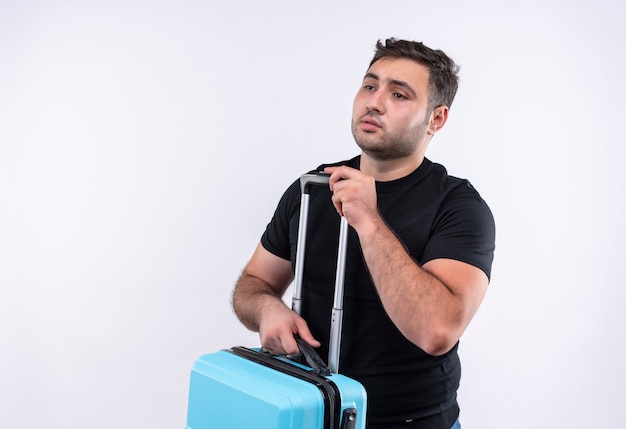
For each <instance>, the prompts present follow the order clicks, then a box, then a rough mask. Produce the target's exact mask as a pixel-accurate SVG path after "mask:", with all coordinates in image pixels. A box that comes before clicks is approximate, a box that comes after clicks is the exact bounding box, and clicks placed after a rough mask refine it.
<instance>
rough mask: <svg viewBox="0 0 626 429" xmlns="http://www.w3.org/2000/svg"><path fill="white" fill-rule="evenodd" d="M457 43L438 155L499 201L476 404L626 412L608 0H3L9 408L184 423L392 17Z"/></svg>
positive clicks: (1, 167)
mask: <svg viewBox="0 0 626 429" xmlns="http://www.w3.org/2000/svg"><path fill="white" fill-rule="evenodd" d="M389 36H397V37H400V38H409V39H415V40H422V41H424V42H425V43H426V44H427V45H429V46H431V47H434V48H441V49H443V50H445V51H446V52H447V53H448V54H449V55H450V56H451V57H452V58H454V59H455V60H456V61H457V62H458V63H459V64H460V65H461V66H462V70H461V78H462V82H461V86H460V90H459V92H458V94H457V99H456V101H455V103H454V105H453V106H452V110H451V116H450V119H449V121H448V123H447V125H446V127H445V128H444V130H443V131H442V132H441V133H439V134H438V135H437V136H436V138H435V139H434V140H433V142H432V143H431V147H430V150H429V152H428V154H427V156H428V157H429V158H430V159H432V160H433V161H436V162H440V163H442V164H444V165H446V166H447V167H448V170H449V172H450V173H451V174H453V175H456V176H461V177H467V178H469V179H470V180H471V181H472V183H473V184H474V185H475V186H476V187H477V188H478V189H479V191H480V192H481V194H482V196H483V197H484V198H485V199H486V200H487V201H488V203H489V204H490V206H491V208H492V210H493V212H494V214H495V217H496V221H497V234H498V235H497V250H496V259H495V262H494V268H493V276H492V282H491V285H490V289H489V292H488V295H487V298H486V299H485V301H484V303H483V306H482V307H481V309H480V310H479V313H478V315H477V316H476V318H475V319H474V321H473V323H472V325H471V326H470V328H469V329H468V331H467V332H466V334H465V336H464V338H463V340H462V344H461V354H462V359H463V364H464V367H463V368H464V375H463V380H462V386H461V390H460V393H459V395H460V401H461V407H462V423H463V425H464V428H476V429H478V428H480V429H490V428H493V429H495V428H501V427H510V428H555V427H577V428H587V427H598V428H600V427H601V428H621V427H623V422H622V421H623V403H624V393H623V385H624V383H625V382H626V370H625V369H624V366H625V365H624V364H625V362H626V344H625V340H624V336H625V334H624V327H625V326H626V311H625V306H624V299H625V294H624V292H623V287H624V285H625V282H624V280H623V275H622V273H623V271H624V265H625V264H624V260H623V259H624V254H625V252H624V246H625V244H624V243H625V240H626V228H625V226H624V224H625V222H624V218H625V215H626V210H625V207H624V206H625V204H624V200H625V195H626V180H625V179H624V176H623V169H624V165H623V161H622V160H623V154H624V152H623V149H622V146H623V145H624V144H625V141H626V129H625V125H624V123H625V120H624V118H623V114H624V107H623V106H624V97H625V96H626V90H625V87H624V77H623V73H624V70H625V68H626V67H625V66H626V60H625V57H624V46H625V42H626V30H625V26H624V24H623V14H622V13H621V12H620V8H619V2H618V1H617V0H615V1H610V0H598V1H581V0H579V1H565V0H562V1H553V2H549V1H544V0H541V1H525V2H518V3H513V2H502V1H496V0H493V1H487V0H483V1H473V2H469V1H452V0H450V1H446V2H425V1H417V0H410V1H409V0H406V1H388V2H381V1H376V2H374V1H369V0H362V1H354V0H351V1H346V2H340V1H317V2H292V1H286V0H285V1H276V0H270V1H264V2H253V1H249V2H241V1H229V2H219V3H218V2H211V1H205V2H201V1H190V0H186V1H173V0H167V1H147V0H146V1H100V2H96V1H72V0H67V1H49V2H45V1H40V2H36V1H20V2H17V1H9V0H2V1H0V347H1V348H0V427H2V428H39V427H46V428H59V429H60V428H74V427H75V428H79V427H80V428H84V427H89V428H114V427H115V428H181V427H184V424H185V420H186V406H187V393H188V391H187V389H188V382H189V371H190V369H191V366H192V364H193V361H194V360H195V359H196V358H197V357H198V356H200V355H202V354H204V353H210V352H213V351H216V350H218V349H220V348H226V347H230V346H233V345H249V346H255V345H257V344H258V340H257V337H256V335H255V334H253V333H250V332H248V331H246V330H245V329H244V328H243V327H242V326H241V325H240V324H239V323H238V322H237V321H236V319H235V318H234V316H233V315H232V312H231V309H230V305H229V300H230V293H231V289H232V286H233V283H234V281H235V280H236V278H237V276H238V275H239V273H240V270H241V269H242V268H243V266H244V264H245V263H246V262H247V259H248V258H249V256H250V254H251V252H252V250H253V249H254V247H255V245H256V243H257V242H258V239H259V238H260V234H261V233H262V231H263V229H264V227H265V224H266V223H267V221H268V220H269V218H270V216H271V214H272V212H273V210H274V208H275V204H276V202H277V201H278V198H279V197H280V195H281V194H282V192H283V190H284V189H285V188H286V186H287V185H288V184H290V183H291V182H292V180H294V179H295V178H296V177H297V176H298V175H299V174H300V173H302V172H305V171H307V170H309V169H310V168H314V167H315V166H317V165H318V164H320V163H322V162H329V161H337V160H340V159H345V158H348V157H351V156H353V155H354V154H356V153H357V148H356V146H355V144H354V142H353V140H352V137H351V134H350V129H349V118H350V113H351V107H352V99H353V96H354V94H355V92H356V90H357V88H358V86H359V84H360V81H361V78H362V76H363V73H364V72H365V69H366V67H367V64H368V63H369V61H370V59H371V56H372V54H373V48H374V44H375V42H376V40H377V39H380V38H383V39H384V38H386V37H389Z"/></svg>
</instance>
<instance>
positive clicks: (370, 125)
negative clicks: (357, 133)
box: [361, 116, 382, 131]
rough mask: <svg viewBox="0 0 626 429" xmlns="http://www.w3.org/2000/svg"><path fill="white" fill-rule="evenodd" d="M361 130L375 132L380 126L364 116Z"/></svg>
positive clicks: (374, 120) (372, 119) (375, 121)
mask: <svg viewBox="0 0 626 429" xmlns="http://www.w3.org/2000/svg"><path fill="white" fill-rule="evenodd" d="M361 128H362V129H363V131H376V130H377V129H380V128H382V125H381V123H380V122H378V121H377V120H376V119H374V118H372V117H371V116H365V117H363V118H362V119H361Z"/></svg>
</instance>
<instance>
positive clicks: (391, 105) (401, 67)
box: [352, 58, 431, 160]
mask: <svg viewBox="0 0 626 429" xmlns="http://www.w3.org/2000/svg"><path fill="white" fill-rule="evenodd" d="M430 117H431V115H430V112H429V111H428V69H427V68H426V67H424V66H422V65H421V64H418V63H416V62H415V61H412V60H409V59H405V58H381V59H380V60H378V61H376V62H375V63H374V64H372V66H371V67H370V68H369V70H368V71H367V73H366V74H365V78H364V79H363V84H362V85H361V88H360V89H359V91H358V92H357V95H356V97H355V99H354V105H353V110H352V134H353V136H354V139H355V140H356V142H357V145H358V146H359V147H360V148H361V150H362V151H363V152H364V153H365V154H367V155H368V156H370V157H372V158H374V159H377V160H391V159H399V158H404V157H408V156H411V155H412V154H414V153H415V151H416V150H420V149H421V148H423V149H424V150H425V145H427V143H428V140H429V139H430V136H428V135H427V134H428V133H427V132H428V126H429V121H430Z"/></svg>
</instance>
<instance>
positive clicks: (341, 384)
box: [186, 174, 367, 429]
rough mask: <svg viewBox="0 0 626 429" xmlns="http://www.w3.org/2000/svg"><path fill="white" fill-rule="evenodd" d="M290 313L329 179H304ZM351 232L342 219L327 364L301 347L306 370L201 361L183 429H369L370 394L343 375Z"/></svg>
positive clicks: (251, 353) (252, 356) (245, 355)
mask: <svg viewBox="0 0 626 429" xmlns="http://www.w3.org/2000/svg"><path fill="white" fill-rule="evenodd" d="M300 183H301V187H302V203H301V209H300V226H299V231H298V249H297V255H296V269H295V271H296V273H295V285H294V293H293V309H294V311H296V312H297V313H300V296H301V286H302V261H303V260H304V245H305V239H306V224H307V214H308V198H309V190H310V186H311V185H324V184H328V175H324V174H306V175H303V176H302V177H301V179H300ZM347 231H348V224H347V221H346V220H345V219H344V218H342V219H341V231H340V238H339V251H338V257H337V277H336V282H335V299H334V304H333V311H332V320H331V336H330V343H329V356H328V362H329V366H330V369H329V368H328V367H326V365H325V364H324V363H323V362H322V361H321V359H320V358H319V356H317V354H316V352H315V351H314V350H313V349H312V348H311V347H310V346H308V345H307V344H306V343H304V342H303V341H301V340H299V339H298V340H299V341H298V343H299V345H300V349H301V351H302V353H303V355H304V356H305V357H306V360H307V363H308V364H309V366H307V365H304V364H301V363H299V362H296V361H295V360H292V359H289V358H287V357H279V356H272V355H270V354H268V353H266V352H263V351H262V350H260V349H249V348H245V347H233V348H231V349H227V350H220V351H218V352H216V353H212V354H207V355H204V356H201V357H199V358H198V359H197V360H196V361H195V363H194V365H193V368H192V371H191V377H190V385H189V402H188V409H187V426H186V429H227V428H232V429H253V428H254V429H257V428H261V429H291V428H293V429H365V422H366V409H367V394H366V392H365V389H364V388H363V386H362V385H361V384H360V383H359V382H358V381H356V380H353V379H351V378H349V377H346V376H344V375H341V374H339V369H338V366H339V349H340V339H341V325H342V323H341V322H342V314H343V275H344V269H345V251H346V240H347Z"/></svg>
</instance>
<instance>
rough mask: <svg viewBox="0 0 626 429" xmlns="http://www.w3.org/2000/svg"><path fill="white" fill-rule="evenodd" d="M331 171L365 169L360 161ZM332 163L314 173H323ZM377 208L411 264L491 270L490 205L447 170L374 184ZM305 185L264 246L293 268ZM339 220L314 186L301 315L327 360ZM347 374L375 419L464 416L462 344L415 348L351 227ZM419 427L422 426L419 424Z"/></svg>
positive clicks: (277, 217)
mask: <svg viewBox="0 0 626 429" xmlns="http://www.w3.org/2000/svg"><path fill="white" fill-rule="evenodd" d="M333 165H348V166H351V167H354V168H359V165H360V157H356V158H353V159H351V160H349V161H344V162H340V163H336V164H333ZM324 166H325V165H323V166H320V167H319V168H318V169H317V170H315V171H320V170H322V169H323V167H324ZM376 190H377V197H378V209H379V212H380V214H381V215H382V217H383V218H384V219H385V221H386V223H387V225H388V226H389V227H390V228H391V229H392V230H393V231H394V232H395V233H396V235H397V236H398V237H399V239H400V240H401V241H402V243H403V244H404V245H405V247H406V248H407V250H408V252H409V253H410V254H411V256H412V257H413V259H414V260H415V261H417V263H419V264H424V263H426V262H428V261H430V260H433V259H437V258H447V259H455V260H459V261H463V262H466V263H469V264H471V265H474V266H476V267H478V268H480V269H481V270H483V271H484V272H485V273H486V274H487V276H488V277H489V276H490V273H491V263H492V260H493V252H494V246H495V245H494V242H495V226H494V221H493V216H492V214H491V211H490V210H489V208H488V206H487V205H486V203H485V202H484V201H483V200H482V198H481V197H480V195H479V194H478V192H477V191H476V190H475V189H474V188H473V187H472V185H471V184H470V183H469V182H468V181H467V180H463V179H458V178H455V177H452V176H448V174H447V172H446V170H445V168H444V167H443V166H441V165H439V164H435V163H432V162H431V161H429V160H428V159H424V161H423V162H422V164H421V165H420V167H419V168H418V169H417V170H415V171H414V172H413V173H411V174H410V175H408V176H406V177H403V178H401V179H398V180H394V181H390V182H377V183H376ZM300 193H301V191H300V185H299V181H296V182H294V183H293V184H292V185H291V186H290V187H289V188H288V189H287V191H286V192H285V194H284V195H283V197H282V198H281V200H280V203H279V205H278V208H277V209H276V212H275V213H274V216H273V218H272V220H271V222H270V223H269V224H268V226H267V229H266V231H265V233H264V234H263V236H262V238H261V243H262V245H263V246H264V247H265V249H267V250H268V251H270V252H271V253H273V254H275V255H277V256H279V257H281V258H284V259H287V260H291V262H292V266H294V264H295V254H296V242H297V238H298V237H297V236H298V223H299V213H300V196H301V194H300ZM338 234H339V215H338V214H337V212H336V210H335V208H334V206H333V204H332V202H331V192H330V190H329V189H328V187H325V186H315V187H312V189H311V195H310V209H309V224H308V228H307V246H306V247H307V248H306V252H305V261H304V280H303V289H302V316H303V317H304V319H305V320H306V321H307V323H308V324H309V327H310V329H311V331H312V333H313V335H314V336H315V338H317V339H318V340H320V341H321V342H322V347H321V348H320V350H319V353H320V356H322V357H326V356H327V355H328V348H327V347H328V339H329V330H330V316H331V309H332V306H333V305H332V304H333V292H334V282H335V268H336V258H337V246H338ZM344 289H345V296H344V318H343V335H342V341H341V357H340V362H339V368H340V372H341V373H342V374H345V375H347V376H349V377H352V378H354V379H356V380H358V381H360V382H361V383H362V384H363V385H364V387H365V389H366V391H367V394H368V417H367V418H368V421H369V422H371V423H376V422H384V421H401V420H405V419H416V420H420V419H423V421H424V423H425V424H424V426H425V427H426V426H427V427H428V428H438V427H442V428H449V427H451V426H452V424H453V423H454V421H455V420H456V418H457V417H458V414H459V409H458V405H457V402H456V391H457V389H458V386H459V380H460V376H461V367H460V362H459V357H458V354H457V347H458V344H457V345H456V346H455V347H454V348H453V349H452V350H451V351H449V352H448V353H446V354H445V355H442V356H431V355H429V354H427V353H426V352H424V351H423V350H421V349H420V348H419V347H417V346H416V345H415V344H413V343H411V342H410V341H408V340H407V339H406V338H405V337H404V336H403V335H402V334H401V333H400V331H399V330H398V329H397V328H396V327H395V326H394V324H393V323H392V322H391V320H390V319H389V317H388V316H387V314H386V313H385V311H384V309H383V306H382V304H381V302H380V299H379V297H378V294H377V292H376V289H375V286H374V284H373V282H372V279H371V277H370V275H369V273H368V270H367V267H366V266H365V263H364V260H363V254H362V251H361V247H360V243H359V239H358V236H357V234H356V232H355V231H354V230H353V229H352V228H350V232H349V236H348V252H347V258H346V278H345V286H344ZM415 427H418V426H415Z"/></svg>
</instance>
